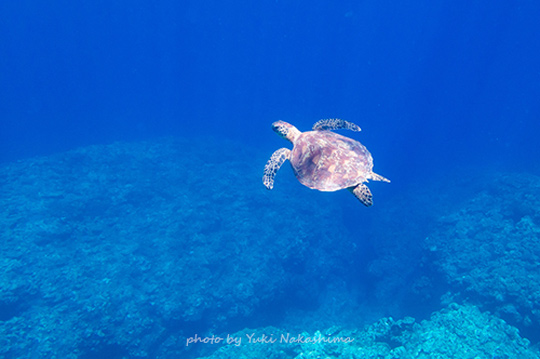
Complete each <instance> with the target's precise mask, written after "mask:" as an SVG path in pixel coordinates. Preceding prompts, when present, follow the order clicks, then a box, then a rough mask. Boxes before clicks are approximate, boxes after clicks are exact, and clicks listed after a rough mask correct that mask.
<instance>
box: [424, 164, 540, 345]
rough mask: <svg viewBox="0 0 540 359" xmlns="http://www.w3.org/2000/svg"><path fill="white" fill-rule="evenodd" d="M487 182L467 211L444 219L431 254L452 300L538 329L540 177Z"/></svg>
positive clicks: (503, 177) (464, 208) (506, 177)
mask: <svg viewBox="0 0 540 359" xmlns="http://www.w3.org/2000/svg"><path fill="white" fill-rule="evenodd" d="M484 183H485V185H484V188H483V189H482V190H481V191H480V192H479V193H477V195H476V196H474V197H473V198H471V199H470V200H469V201H467V202H466V203H464V204H463V205H461V209H459V210H456V211H455V212H453V213H451V214H448V215H446V216H442V217H441V218H440V219H439V221H438V226H437V230H436V231H435V232H434V233H433V234H432V235H431V236H429V238H427V239H426V241H425V243H426V250H427V251H428V253H430V256H432V257H433V259H430V260H433V261H434V262H435V265H436V266H437V267H438V268H439V270H440V271H441V272H442V273H443V274H444V275H445V276H446V278H447V279H448V281H449V282H450V283H451V284H452V285H453V288H452V289H451V291H452V292H453V293H451V294H450V295H449V297H451V296H454V297H456V296H461V297H463V298H468V300H469V301H471V302H474V303H477V304H479V305H480V304H481V305H482V306H483V308H485V309H489V310H491V311H493V312H494V313H496V314H497V315H500V316H501V317H503V318H505V319H506V320H508V321H509V322H511V323H513V324H515V325H519V326H520V327H523V328H526V327H534V326H535V327H538V325H540V304H539V303H540V271H539V268H540V178H539V177H536V176H533V175H526V174H491V176H489V179H488V180H486V181H485V182H484ZM536 335H538V334H536Z"/></svg>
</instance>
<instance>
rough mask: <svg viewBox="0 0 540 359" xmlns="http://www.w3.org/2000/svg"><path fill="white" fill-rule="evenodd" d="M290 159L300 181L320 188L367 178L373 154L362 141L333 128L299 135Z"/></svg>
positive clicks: (350, 184)
mask: <svg viewBox="0 0 540 359" xmlns="http://www.w3.org/2000/svg"><path fill="white" fill-rule="evenodd" d="M290 162H291V165H292V167H293V170H294V174H295V175H296V178H298V180H299V181H300V183H302V184H303V185H304V186H307V187H309V188H313V189H317V190H319V191H337V190H340V189H343V188H348V187H353V186H356V185H358V184H359V183H362V182H366V181H367V179H368V177H369V175H370V174H371V173H372V172H371V171H372V169H373V157H371V153H369V151H368V150H367V149H366V148H365V147H364V146H363V145H362V144H361V143H360V142H358V141H355V140H352V139H350V138H348V137H345V136H342V135H339V134H337V133H334V132H330V131H309V132H304V133H302V134H301V135H300V136H298V138H297V139H296V140H295V141H294V147H293V149H292V152H291V156H290Z"/></svg>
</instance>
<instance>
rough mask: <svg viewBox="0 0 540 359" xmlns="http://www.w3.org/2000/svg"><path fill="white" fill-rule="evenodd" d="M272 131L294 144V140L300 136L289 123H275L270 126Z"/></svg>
mask: <svg viewBox="0 0 540 359" xmlns="http://www.w3.org/2000/svg"><path fill="white" fill-rule="evenodd" d="M272 130H274V132H276V133H277V134H278V135H280V136H281V137H283V138H284V139H286V140H289V141H291V142H293V143H294V140H296V138H297V137H298V136H300V131H298V129H297V128H296V127H294V126H293V125H291V124H290V123H287V122H285V121H276V122H274V123H273V124H272Z"/></svg>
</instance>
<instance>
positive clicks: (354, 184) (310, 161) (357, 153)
mask: <svg viewBox="0 0 540 359" xmlns="http://www.w3.org/2000/svg"><path fill="white" fill-rule="evenodd" d="M272 129H273V130H274V131H275V132H277V134H278V135H280V136H281V137H283V138H285V139H287V140H289V141H291V142H292V144H293V149H292V150H289V149H288V148H280V149H279V150H277V151H276V152H274V153H273V154H272V157H270V160H269V161H268V163H266V166H265V167H264V176H263V183H264V185H265V186H266V188H268V189H272V188H273V187H274V177H275V175H276V173H277V171H278V170H279V168H280V167H281V165H282V164H283V162H285V160H289V161H290V162H291V166H292V168H293V170H294V174H295V175H296V178H298V180H299V181H300V183H302V184H303V185H304V186H307V187H309V188H312V189H317V190H319V191H329V192H330V191H337V190H340V189H343V188H347V189H348V190H349V191H351V192H352V194H354V196H355V197H356V198H358V199H359V200H360V202H362V203H363V204H364V205H366V206H368V207H369V206H371V205H372V204H373V200H372V195H371V192H370V190H369V188H368V187H367V186H366V184H365V182H367V181H368V180H373V181H383V182H390V181H389V180H388V179H386V178H384V177H383V176H381V175H378V174H376V173H373V171H372V169H373V157H371V153H369V151H368V150H367V148H365V147H364V146H363V145H362V144H361V143H360V142H358V141H355V140H352V139H350V138H348V137H345V136H342V135H339V134H337V133H334V132H331V130H337V129H348V130H352V131H360V127H358V126H357V125H355V124H354V123H351V122H347V121H343V120H338V119H329V120H320V121H318V122H317V123H315V124H314V125H313V131H308V132H300V131H299V130H298V129H297V128H296V127H294V126H293V125H291V124H289V123H287V122H284V121H276V122H274V123H273V124H272Z"/></svg>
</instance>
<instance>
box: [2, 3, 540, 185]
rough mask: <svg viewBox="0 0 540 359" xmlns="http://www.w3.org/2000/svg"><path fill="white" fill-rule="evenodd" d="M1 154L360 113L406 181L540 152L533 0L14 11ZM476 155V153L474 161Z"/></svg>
mask: <svg viewBox="0 0 540 359" xmlns="http://www.w3.org/2000/svg"><path fill="white" fill-rule="evenodd" d="M0 10H1V13H2V21H1V23H0V26H1V28H0V29H1V32H2V34H3V35H2V39H1V40H0V46H1V47H0V49H1V51H2V54H3V55H2V56H1V60H0V66H1V67H0V68H1V72H0V74H1V75H0V76H1V78H0V81H1V83H2V86H1V87H0V91H1V93H0V98H1V101H0V115H1V121H2V122H1V123H2V128H1V129H2V131H1V134H0V136H1V138H0V140H1V141H0V143H1V146H2V147H1V148H2V152H1V156H2V160H4V161H5V160H13V159H17V158H22V157H27V156H32V155H36V154H42V153H51V152H55V151H58V150H64V149H69V148H73V147H77V146H80V145H86V144H93V143H107V142H111V141H115V140H122V139H138V138H146V137H148V136H159V135H166V134H180V135H191V134H201V133H205V134H206V133H210V134H217V135H220V136H227V137H230V138H234V139H236V140H239V141H247V142H250V143H253V144H256V145H258V146H263V145H265V144H268V145H269V146H273V144H274V142H273V139H272V134H271V133H269V130H268V128H269V127H268V126H269V124H270V123H271V122H273V121H274V120H276V119H284V120H289V121H291V122H294V123H295V124H296V125H297V126H299V127H300V128H301V129H307V128H309V127H310V126H311V124H312V123H313V122H315V121H316V120H318V119H320V118H327V117H338V118H344V119H347V120H350V121H353V122H356V123H358V124H359V125H360V126H361V127H362V128H363V129H364V134H362V137H363V136H366V137H365V141H366V142H369V144H370V146H371V147H372V148H373V152H375V153H377V154H378V157H379V161H382V162H383V163H385V165H386V167H387V171H388V170H392V171H393V172H394V173H393V175H394V177H395V176H401V175H404V177H408V175H406V174H405V173H406V172H407V171H408V170H409V168H410V167H411V166H413V167H417V166H418V167H420V166H422V167H425V166H429V167H431V168H441V167H442V168H445V166H448V165H449V162H450V163H456V162H462V161H464V160H467V161H475V162H484V163H485V162H496V161H502V164H503V165H504V164H508V163H515V162H519V163H520V164H523V165H527V164H529V163H531V162H533V160H534V159H536V158H538V155H539V149H538V148H539V147H538V146H537V145H536V137H537V133H538V126H539V122H538V114H539V112H540V104H539V101H538V98H539V93H540V74H539V72H538V70H537V64H538V63H540V50H539V49H540V39H539V37H538V36H537V34H538V31H539V26H538V25H537V24H536V23H537V21H536V19H537V15H538V14H540V5H538V4H537V3H536V2H533V1H523V2H519V3H509V2H506V1H494V2H493V1H490V2H487V1H475V2H469V1H458V2H452V3H446V2H442V1H435V2H434V1H419V2H415V3H414V4H396V3H395V2H390V1H383V2H374V1H362V2H356V1H354V2H353V1H346V2H340V4H335V3H333V2H316V3H312V2H309V3H302V2H295V3H289V2H285V1H261V2H258V3H257V4H241V3H236V4H232V3H229V2H219V1H211V2H205V3H204V5H203V4H200V3H199V2H195V1H183V2H170V3H166V2H165V3H164V2H160V3H156V4H150V3H146V2H140V3H136V4H134V3H123V2H114V3H110V2H108V1H94V2H85V3H77V2H75V3H74V2H70V1H59V2H55V3H54V4H50V3H42V2H36V1H19V2H3V3H2V5H0ZM465 158H466V159H465Z"/></svg>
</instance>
